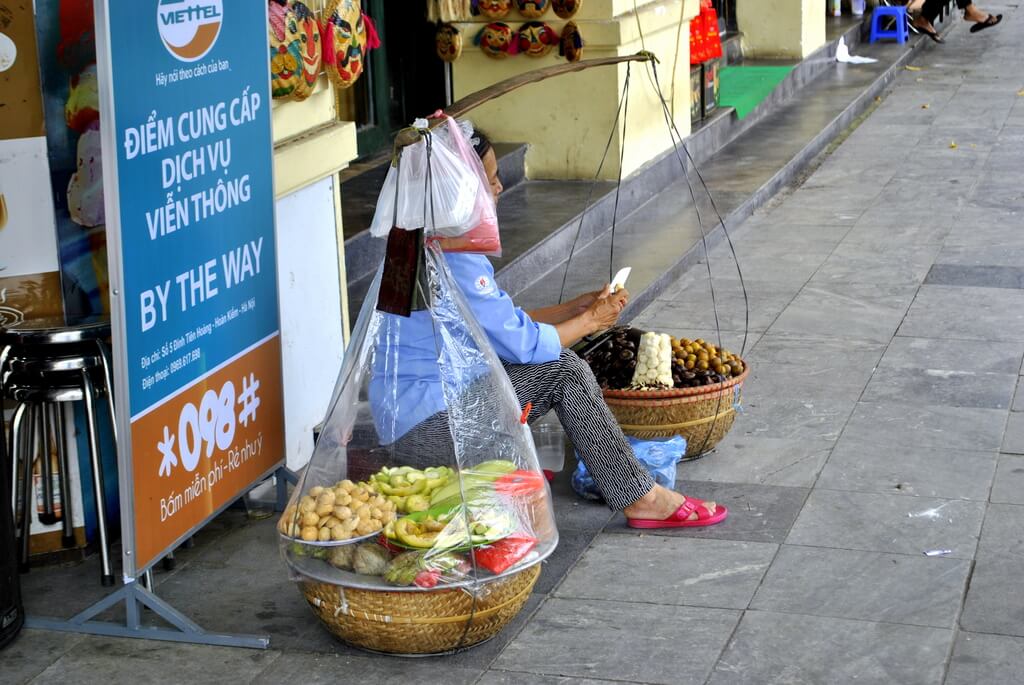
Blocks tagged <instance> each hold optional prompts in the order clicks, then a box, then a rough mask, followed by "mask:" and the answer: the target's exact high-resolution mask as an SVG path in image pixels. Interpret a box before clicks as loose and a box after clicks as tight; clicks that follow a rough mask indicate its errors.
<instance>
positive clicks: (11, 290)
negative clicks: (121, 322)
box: [0, 0, 62, 326]
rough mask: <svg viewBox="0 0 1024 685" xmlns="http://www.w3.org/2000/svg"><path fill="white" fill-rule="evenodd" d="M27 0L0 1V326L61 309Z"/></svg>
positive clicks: (31, 20) (36, 65) (32, 24)
mask: <svg viewBox="0 0 1024 685" xmlns="http://www.w3.org/2000/svg"><path fill="white" fill-rule="evenodd" d="M49 177H50V172H49V168H48V166H47V161H46V138H44V137H43V104H42V90H41V88H40V84H39V61H38V58H37V52H36V30H35V21H34V17H33V16H32V3H31V2H14V1H12V0H0V326H10V325H13V324H17V323H20V322H21V321H24V320H25V319H39V318H50V317H57V316H59V315H60V314H61V309H62V308H61V305H62V301H61V295H60V293H61V289H60V274H59V272H58V271H57V267H58V262H57V238H56V235H55V233H54V216H53V205H52V203H51V202H50V193H49V187H48V186H49Z"/></svg>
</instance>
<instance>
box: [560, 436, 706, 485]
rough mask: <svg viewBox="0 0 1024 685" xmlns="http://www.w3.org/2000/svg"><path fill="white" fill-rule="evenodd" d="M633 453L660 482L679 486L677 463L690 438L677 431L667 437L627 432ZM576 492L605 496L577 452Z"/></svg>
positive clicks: (659, 483) (574, 475)
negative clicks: (640, 436) (644, 437)
mask: <svg viewBox="0 0 1024 685" xmlns="http://www.w3.org/2000/svg"><path fill="white" fill-rule="evenodd" d="M626 439H627V440H629V445H630V447H632V448H633V454H635V455H636V458H637V459H638V460H639V461H640V463H641V464H643V465H644V466H645V467H646V468H647V470H648V471H649V472H650V474H651V476H653V477H654V481H655V482H656V483H657V484H658V485H662V486H664V487H666V488H673V487H675V483H676V464H678V463H679V460H680V459H681V458H682V457H683V455H685V454H686V438H684V437H683V436H681V435H677V436H675V437H673V438H665V439H663V440H640V439H638V438H634V437H631V436H628V435H627V436H626ZM571 485H572V489H573V492H575V493H576V494H577V495H579V496H580V497H582V498H583V499H589V500H595V501H600V500H603V499H604V495H602V494H601V490H600V488H598V487H597V483H596V482H595V481H594V479H593V478H592V477H591V475H590V473H589V472H588V471H587V467H586V465H584V463H583V461H582V460H580V459H579V457H578V456H577V464H576V470H575V471H574V472H573V474H572V481H571Z"/></svg>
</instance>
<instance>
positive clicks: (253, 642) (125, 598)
mask: <svg viewBox="0 0 1024 685" xmlns="http://www.w3.org/2000/svg"><path fill="white" fill-rule="evenodd" d="M274 476H275V478H276V479H277V482H276V487H277V502H276V505H277V506H276V511H284V508H285V506H286V505H287V504H288V484H289V483H290V484H292V485H294V484H295V483H296V482H297V480H298V479H297V476H296V475H295V473H294V472H293V471H290V470H289V469H288V468H286V467H284V466H280V467H278V468H277V470H275V471H274ZM227 506H230V503H229V504H228V505H227ZM140 577H142V578H146V579H147V581H146V582H147V584H148V585H149V588H147V587H145V586H144V585H143V583H140V582H137V579H135V578H131V577H125V579H124V582H125V584H124V585H123V586H122V587H121V588H119V589H118V590H116V591H114V592H112V593H111V594H109V595H107V596H106V597H104V598H103V599H101V600H100V601H98V602H96V603H95V604H93V605H92V606H90V607H88V608H87V609H85V610H83V611H81V612H79V613H77V614H75V615H74V616H72V617H71V618H69V619H59V618H47V617H43V616H26V617H25V627H26V628H38V629H40V630H53V631H57V632H65V633H88V634H91V635H106V636H110V637H133V638H140V639H144V640H163V641H167V642H192V643H196V644H203V645H214V646H217V647H248V648H250V649H267V648H268V647H269V646H270V636H269V635H254V634H243V633H211V632H208V631H206V630H204V629H203V628H202V627H201V626H199V625H198V624H197V623H195V622H194V621H193V620H192V619H190V618H189V617H188V616H185V615H184V614H183V613H181V612H180V611H178V610H177V609H175V608H174V607H173V606H171V605H170V604H168V603H167V602H165V601H164V600H162V599H160V598H159V597H157V596H156V595H155V594H154V593H153V589H152V573H151V572H150V570H149V569H147V570H146V571H145V572H144V573H142V574H141V575H140ZM121 602H124V607H125V620H124V623H115V622H113V621H98V620H95V619H96V617H97V616H99V615H100V614H102V613H103V612H105V611H107V610H109V609H112V608H114V607H116V606H117V605H118V604H120V603H121ZM140 605H141V606H142V607H145V608H147V609H149V610H150V611H152V612H153V614H155V615H156V616H158V617H160V618H162V619H163V620H164V621H166V622H167V623H169V624H170V625H171V628H160V627H156V626H149V625H143V623H142V612H141V611H140Z"/></svg>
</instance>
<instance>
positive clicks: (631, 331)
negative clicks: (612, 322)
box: [583, 328, 643, 389]
mask: <svg viewBox="0 0 1024 685" xmlns="http://www.w3.org/2000/svg"><path fill="white" fill-rule="evenodd" d="M642 335H643V331H640V330H638V329H635V328H613V329H611V331H609V335H608V337H607V338H605V339H604V340H602V341H601V342H600V343H599V344H597V345H596V346H595V347H594V348H593V349H591V350H589V351H588V352H587V353H586V354H585V355H584V356H583V360H584V361H586V362H587V364H589V365H590V369H591V370H592V371H593V372H594V377H595V378H596V379H597V382H598V384H599V385H600V386H601V387H602V388H604V389H608V388H627V387H629V384H630V383H631V382H632V381H633V374H634V371H635V370H636V366H637V359H636V357H637V350H638V348H639V346H640V338H641V336H642Z"/></svg>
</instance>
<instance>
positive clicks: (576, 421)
mask: <svg viewBox="0 0 1024 685" xmlns="http://www.w3.org/2000/svg"><path fill="white" fill-rule="evenodd" d="M502 365H503V366H504V367H505V372H506V373H507V374H508V377H509V380H510V381H512V387H513V388H515V391H516V396H517V397H518V399H519V404H520V406H524V407H525V406H526V404H527V403H528V402H530V403H532V404H533V408H532V409H531V410H530V415H529V418H528V420H529V422H530V423H533V422H534V421H536V420H537V419H540V418H541V417H543V416H544V415H545V414H547V413H548V412H549V411H550V410H552V409H554V410H555V413H556V414H558V419H559V421H560V422H561V424H562V427H563V428H564V429H565V432H566V435H568V436H569V439H570V440H572V444H573V446H574V447H575V448H576V453H577V454H578V455H579V456H580V459H582V460H583V463H584V464H586V466H587V470H588V471H589V472H590V474H591V475H592V476H593V477H594V480H595V481H596V482H597V485H598V487H600V488H601V492H602V494H604V499H605V501H606V502H607V503H608V506H609V507H611V508H612V509H617V510H621V509H625V508H626V507H627V506H629V505H630V504H632V503H633V502H635V501H637V500H638V499H640V498H641V497H642V496H644V495H646V494H647V493H648V492H650V490H651V488H652V487H654V479H653V478H651V475H650V473H648V472H647V469H646V468H644V466H643V464H641V463H640V462H639V461H637V458H636V456H635V455H634V454H633V450H632V448H630V446H629V442H627V441H626V436H625V435H623V434H622V431H621V430H620V429H619V425H618V423H616V421H615V417H614V416H612V413H611V412H610V411H609V410H608V405H606V404H605V403H604V398H603V397H602V395H601V388H600V387H599V386H598V384H597V381H596V380H595V379H594V374H593V373H592V372H591V370H590V367H589V366H587V364H586V362H584V361H583V360H582V359H580V358H579V357H578V356H577V355H576V353H574V352H571V351H569V350H562V354H561V355H560V356H559V358H558V361H553V362H547V363H545V364H509V363H507V362H504V361H503V362H502ZM394 448H395V452H396V453H400V454H409V455H415V454H430V455H433V456H434V457H435V458H436V457H441V458H442V460H444V458H445V457H447V461H449V462H450V463H454V461H455V450H454V446H453V444H452V436H451V432H450V430H449V427H448V413H447V412H439V413H437V414H434V415H433V416H431V417H430V418H429V419H427V420H425V421H423V422H422V423H420V424H419V425H417V426H416V427H414V428H413V429H412V430H410V431H409V432H408V433H406V434H405V435H404V436H402V437H401V438H399V439H398V441H397V442H396V443H395V445H394Z"/></svg>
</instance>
